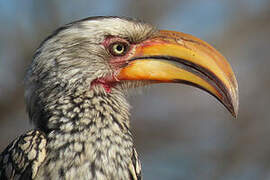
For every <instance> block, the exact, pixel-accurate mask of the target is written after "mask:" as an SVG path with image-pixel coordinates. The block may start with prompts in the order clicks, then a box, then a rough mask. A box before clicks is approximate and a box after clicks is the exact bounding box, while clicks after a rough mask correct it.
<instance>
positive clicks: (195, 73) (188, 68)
mask: <svg viewBox="0 0 270 180" xmlns="http://www.w3.org/2000/svg"><path fill="white" fill-rule="evenodd" d="M117 78H118V79H119V80H152V81H153V82H157V83H160V82H169V83H185V84H189V85H192V86H195V87H198V88H200V89H203V90H205V91H207V92H208V93H210V94H212V95H213V96H214V97H216V98H217V99H218V100H219V101H220V102H221V103H222V104H223V105H224V106H225V107H226V108H227V109H228V110H229V111H230V112H231V114H232V115H233V116H234V117H236V116H237V112H238V85H237V81H236V79H235V76H234V73H233V71H232V69H231V67H230V65H229V63H228V62H227V60H226V59H225V58H224V57H223V56H222V55H221V54H220V53H219V52H218V51H217V50H215V49H214V48H213V47H212V46H210V45H209V44H207V43H206V42H204V41H202V40H200V39H198V38H196V37H194V36H191V35H188V34H184V33H180V32H174V31H164V30H161V31H159V32H158V33H157V34H156V35H155V36H154V37H152V38H151V39H148V40H146V41H144V42H142V43H140V44H138V45H137V46H136V47H135V52H134V55H133V56H132V57H131V58H130V59H129V62H128V65H127V66H126V67H124V68H122V69H121V70H120V72H119V74H118V75H117Z"/></svg>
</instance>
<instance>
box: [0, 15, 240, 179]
mask: <svg viewBox="0 0 270 180" xmlns="http://www.w3.org/2000/svg"><path fill="white" fill-rule="evenodd" d="M175 36H178V35H176V34H173V33H172V34H170V33H169V34H166V33H164V34H162V33H160V32H159V31H158V30H157V29H156V28H155V27H153V26H151V25H149V24H147V23H143V22H139V21H135V20H131V19H127V18H118V17H94V18H87V19H84V20H80V21H77V22H74V23H71V24H68V25H65V26H63V27H61V28H59V29H58V30H57V31H55V32H54V33H53V34H52V35H51V36H49V37H48V38H47V39H46V40H45V41H44V42H43V43H42V44H41V46H40V47H39V49H38V50H37V52H36V54H35V56H34V59H33V62H32V64H31V66H30V68H29V70H28V73H27V76H26V92H25V98H26V104H27V110H28V113H29V117H30V120H31V121H32V122H33V123H34V125H35V128H36V129H35V130H32V131H29V132H28V133H26V134H25V135H22V136H20V137H19V138H17V139H16V140H14V141H13V142H12V143H11V144H10V145H9V146H8V147H7V148H6V150H4V152H3V153H2V154H1V156H0V179H75V178H77V179H97V180H100V179H108V180H109V179H119V180H121V179H122V180H126V179H133V180H137V179H138V180H139V179H141V165H140V162H139V160H138V155H137V152H136V150H135V147H134V143H133V137H132V134H131V132H130V122H129V116H130V114H129V104H128V102H127V100H126V97H125V92H126V90H127V89H129V88H132V87H137V86H142V85H146V84H150V83H154V82H157V81H159V80H160V82H162V81H163V79H159V78H156V75H154V76H155V77H154V78H153V77H152V74H151V77H150V75H149V74H147V75H146V77H147V78H145V77H141V76H140V77H138V76H137V75H136V72H135V73H134V72H132V73H130V69H129V68H132V66H131V65H132V63H135V62H137V61H138V62H139V63H141V62H142V61H141V59H146V60H147V59H157V60H158V62H159V59H165V60H166V61H172V60H171V59H173V56H172V55H170V54H158V55H156V54H153V55H152V54H149V55H148V54H147V55H144V51H142V50H141V49H142V48H147V47H148V46H151V45H152V44H154V45H155V43H157V42H159V40H160V39H162V40H163V38H164V37H165V38H167V39H168V40H166V41H164V42H166V43H167V41H168V43H169V41H171V40H174V43H175V42H177V43H178V44H177V46H179V44H181V43H183V42H184V41H187V43H188V42H192V41H191V39H192V37H188V38H191V39H188V38H186V39H185V38H184V37H183V39H176V38H175ZM159 38H160V39H159ZM174 38H175V39H174ZM180 40H181V41H180ZM200 43H201V42H200ZM204 47H205V45H204ZM156 49H157V48H156ZM158 50H159V49H158ZM153 52H156V51H153ZM214 53H216V52H214ZM170 58H171V59H170ZM179 60H180V58H179ZM188 60H189V59H188ZM174 61H175V60H174ZM147 62H149V61H147ZM155 62H156V61H155ZM183 65H186V64H184V63H183ZM183 65H181V68H182V67H183ZM154 66H155V65H151V67H150V68H152V67H154ZM188 68H190V70H189V72H193V71H192V69H195V66H194V67H193V65H189V67H188ZM188 68H185V69H188ZM139 69H140V68H139ZM183 69H184V68H183ZM158 70H159V69H158ZM197 71H201V72H202V73H201V74H199V75H198V73H197V74H196V75H197V76H198V77H201V79H203V80H202V81H206V80H207V81H210V80H212V79H214V78H213V77H214V75H209V74H210V73H208V71H207V69H203V68H202V70H197ZM149 72H150V71H149ZM193 73H194V72H193ZM214 73H215V72H214ZM229 73H232V72H231V69H229ZM131 74H135V75H136V77H130V75H131ZM194 74H195V73H194ZM217 74H218V73H217ZM232 77H233V78H231V79H230V78H227V79H225V80H224V79H221V77H220V75H217V77H216V79H221V80H220V81H214V80H213V81H214V83H213V82H212V83H211V84H210V83H209V84H210V85H211V86H212V87H213V88H214V89H216V90H217V91H218V92H219V93H220V94H215V92H214V90H212V89H211V88H210V87H208V86H207V85H204V84H203V83H202V85H201V86H200V84H199V83H197V82H193V80H190V81H191V84H193V85H197V86H200V88H202V89H205V90H207V91H209V92H210V93H211V94H213V95H214V96H216V97H217V98H218V99H219V100H220V101H221V102H222V103H223V104H224V105H225V106H226V107H227V108H228V109H229V110H230V111H231V112H232V113H236V111H237V107H236V106H237V105H236V104H237V103H236V98H237V93H236V92H237V84H236V81H235V79H234V76H233V74H232ZM162 78H163V77H162ZM178 79H179V80H180V81H181V82H187V81H189V80H186V79H181V78H180V77H178V76H177V77H175V78H172V79H171V82H175V80H178ZM166 82H170V80H166ZM196 83H197V84H196ZM226 83H227V84H226ZM229 83H230V84H229ZM213 84H214V85H213ZM231 84H232V85H231ZM235 84H236V85H235ZM234 86H235V89H236V90H232V91H228V89H229V88H227V87H234ZM208 88H209V89H208ZM219 95H220V97H219ZM221 97H222V98H223V99H222V98H221ZM224 97H225V98H224Z"/></svg>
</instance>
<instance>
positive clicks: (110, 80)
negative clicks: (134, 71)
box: [91, 37, 135, 93]
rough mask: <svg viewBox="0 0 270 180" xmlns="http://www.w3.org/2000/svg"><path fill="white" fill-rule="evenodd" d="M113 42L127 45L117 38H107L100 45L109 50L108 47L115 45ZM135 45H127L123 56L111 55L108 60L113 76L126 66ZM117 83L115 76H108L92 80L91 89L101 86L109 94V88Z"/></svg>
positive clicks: (125, 41) (124, 41) (123, 40)
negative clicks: (94, 86)
mask: <svg viewBox="0 0 270 180" xmlns="http://www.w3.org/2000/svg"><path fill="white" fill-rule="evenodd" d="M115 42H123V43H127V44H129V42H128V41H127V40H125V39H122V38H118V37H107V38H106V39H105V40H104V42H103V43H102V45H103V46H104V47H105V48H106V49H109V48H110V45H111V44H113V43H115ZM134 47H135V44H129V47H128V49H127V52H126V54H125V55H123V56H113V55H111V58H110V59H109V64H110V66H111V68H112V69H113V71H114V72H115V74H116V73H117V72H118V71H120V69H121V68H122V67H124V66H126V65H127V63H128V59H130V57H131V56H132V54H133V53H132V50H133V49H134ZM117 82H119V80H118V79H117V78H116V77H115V75H110V76H107V77H103V78H99V79H96V80H94V81H93V82H92V83H91V87H92V86H93V85H102V86H103V87H104V89H105V90H106V92H107V93H110V92H111V88H112V87H114V86H115V85H116V84H117Z"/></svg>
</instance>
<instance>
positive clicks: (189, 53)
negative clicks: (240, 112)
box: [25, 17, 238, 120]
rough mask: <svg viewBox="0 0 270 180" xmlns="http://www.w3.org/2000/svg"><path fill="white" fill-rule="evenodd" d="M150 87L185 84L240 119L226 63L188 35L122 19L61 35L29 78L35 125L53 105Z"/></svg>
mask: <svg viewBox="0 0 270 180" xmlns="http://www.w3.org/2000/svg"><path fill="white" fill-rule="evenodd" d="M149 83H184V84H188V85H192V86H195V87H198V88H200V89H203V90H205V91H207V92H208V93H210V94H211V95H213V96H214V97H216V98H217V99H218V100H219V101H220V102H221V103H222V104H223V105H224V106H225V107H226V108H227V109H228V110H229V111H230V112H231V113H232V115H233V116H236V114H237V109H238V87H237V81H236V79H235V76H234V73H233V71H232V69H231V67H230V65H229V63H228V62H227V60H226V59H225V58H224V57H223V56H222V55H221V54H220V53H219V52H218V51H217V50H215V49H214V48H213V47H212V46H210V45H209V44H208V43H206V42H204V41H202V40H200V39H198V38H196V37H194V36H192V35H188V34H184V33H180V32H174V31H166V30H158V29H156V28H155V27H153V26H152V25H150V24H147V23H144V22H140V21H136V20H132V19H127V18H119V17H94V18H87V19H83V20H80V21H76V22H73V23H70V24H67V25H65V26H63V27H61V28H59V29H58V30H56V31H55V32H54V33H53V34H52V35H51V36H49V37H48V38H47V39H46V40H45V41H44V42H43V43H42V44H41V46H40V47H39V48H38V50H37V51H36V54H35V56H34V59H33V62H32V64H31V66H30V68H29V70H28V74H27V76H26V93H25V97H26V102H27V107H28V111H29V114H30V116H31V119H32V120H33V119H38V118H40V116H41V115H40V114H42V108H41V106H45V105H46V101H48V99H49V100H50V99H51V100H55V99H57V98H59V97H60V96H61V95H63V94H65V95H73V94H74V93H77V92H78V90H80V91H91V90H93V89H95V88H99V89H101V90H102V92H103V93H108V94H109V93H112V91H116V90H118V91H121V90H122V89H125V88H131V87H134V86H138V85H143V84H149Z"/></svg>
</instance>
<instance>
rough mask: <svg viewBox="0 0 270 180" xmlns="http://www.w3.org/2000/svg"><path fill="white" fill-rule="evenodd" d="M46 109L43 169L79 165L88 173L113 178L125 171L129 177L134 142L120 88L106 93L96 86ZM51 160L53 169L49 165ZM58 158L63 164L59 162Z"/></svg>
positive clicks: (63, 97)
mask: <svg viewBox="0 0 270 180" xmlns="http://www.w3.org/2000/svg"><path fill="white" fill-rule="evenodd" d="M50 107H51V108H50ZM48 110H50V113H51V114H52V116H51V117H50V118H49V120H48V129H49V132H48V142H49V143H48V147H47V150H48V157H47V163H48V164H47V165H48V166H47V165H46V163H45V168H44V169H45V170H44V172H43V173H46V172H47V173H46V175H47V176H50V174H51V173H53V172H56V173H58V172H59V169H63V170H64V171H65V172H72V171H70V170H71V169H70V168H72V167H77V166H81V168H80V169H81V170H82V171H83V172H84V174H88V173H89V174H88V175H89V177H91V176H92V177H94V176H96V175H97V174H99V173H100V172H102V174H106V175H107V176H108V177H115V178H116V179H117V177H118V173H119V172H124V174H125V176H126V177H128V175H129V174H128V171H127V169H128V166H129V164H130V163H131V157H132V154H133V149H134V145H133V139H132V135H131V133H130V131H129V105H128V103H127V101H126V99H125V97H124V94H123V93H121V91H116V90H112V91H111V93H106V91H105V90H104V89H103V88H102V89H101V88H100V87H95V88H94V89H92V90H90V91H87V92H83V93H79V92H76V93H74V94H73V95H72V96H62V97H60V98H59V99H57V100H55V101H54V104H51V106H48ZM51 160H53V162H54V169H53V170H51V169H49V168H50V167H52V166H50V165H49V163H52V161H51ZM58 161H59V162H63V161H64V162H65V164H61V166H60V165H59V164H60V163H59V164H58ZM71 164H72V166H71ZM58 165H59V166H58ZM46 166H47V167H46ZM84 168H85V169H84ZM46 169H47V171H46ZM89 169H92V171H91V172H89ZM58 174H59V173H58ZM66 175H68V174H66ZM76 175H78V174H76ZM70 177H72V175H70ZM74 178H75V177H74Z"/></svg>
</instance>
